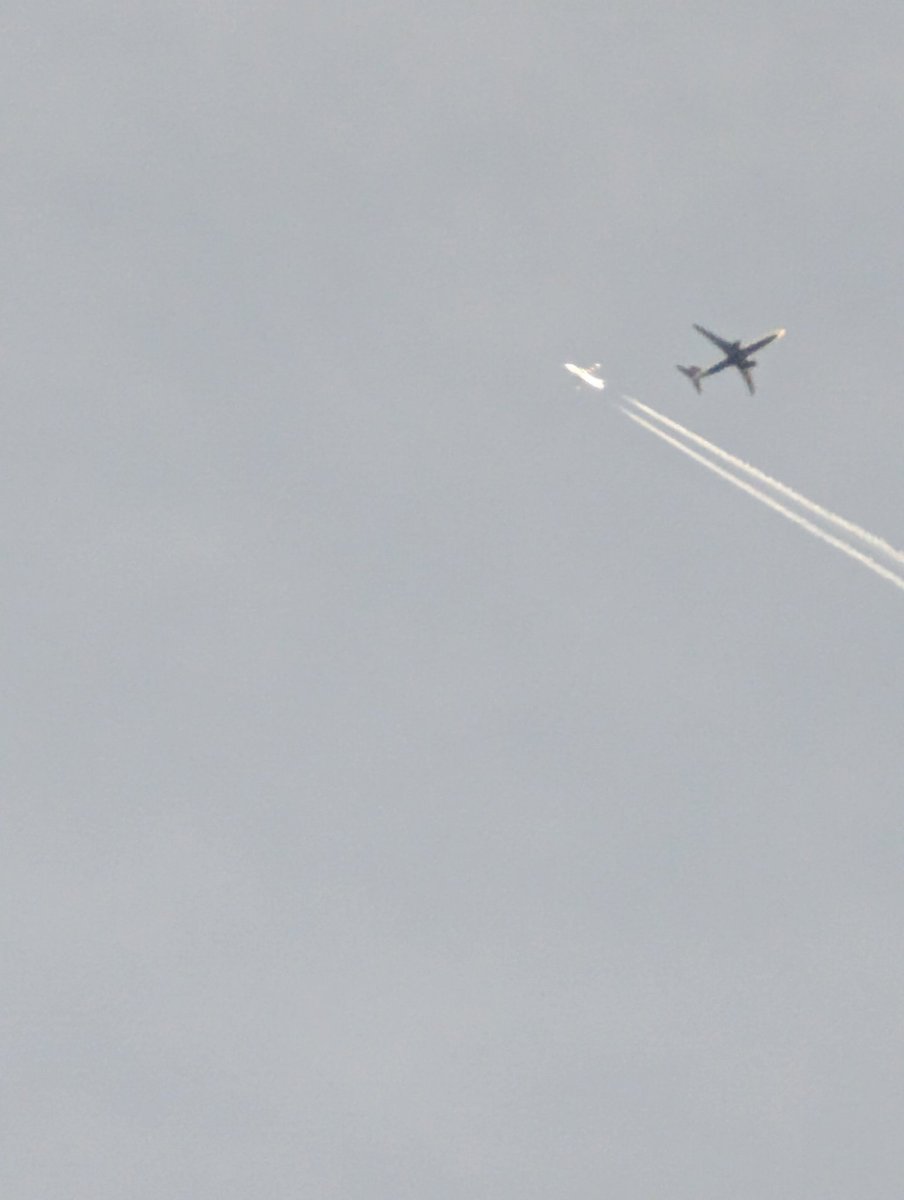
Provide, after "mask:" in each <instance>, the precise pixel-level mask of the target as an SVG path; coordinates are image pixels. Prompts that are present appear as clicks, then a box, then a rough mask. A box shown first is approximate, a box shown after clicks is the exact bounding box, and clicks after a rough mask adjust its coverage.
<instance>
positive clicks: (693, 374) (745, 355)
mask: <svg viewBox="0 0 904 1200" xmlns="http://www.w3.org/2000/svg"><path fill="white" fill-rule="evenodd" d="M694 328H695V329H696V331H697V332H698V333H702V334H703V336H704V337H705V338H709V340H710V341H711V342H712V343H713V344H714V345H716V346H718V347H719V349H720V350H721V351H722V353H723V354H724V355H725V357H724V358H723V359H722V361H721V362H717V363H716V364H715V365H714V366H712V367H706V368H705V369H704V368H703V367H680V366H679V368H678V370H679V371H681V372H682V373H683V374H684V375H686V376H687V377H688V379H689V380H690V381H691V383H692V384H693V385H694V387H695V388H696V389H697V391H698V392H702V391H703V388H702V385H701V380H703V379H705V378H706V377H707V375H715V374H716V372H717V371H724V370H725V368H726V367H737V368H738V370H739V371H740V372H741V374H742V375H743V376H744V382H745V383H746V384H747V388H748V390H749V392H750V394H751V396H752V395H753V376H752V375H751V373H750V372H751V370H752V369H753V368H754V367H755V366H756V360H755V359H753V358H751V357H750V356H751V354H755V353H756V351H757V350H762V349H763V347H764V346H768V345H769V343H770V342H774V341H775V339H776V338H783V337H784V336H785V330H784V329H773V331H772V333H767V334H764V335H763V337H761V338H758V339H757V341H755V342H748V343H747V345H746V346H744V345H742V344H741V343H740V342H727V341H726V340H725V339H724V338H720V337H718V336H717V335H716V334H715V333H710V331H709V330H708V329H704V328H703V326H702V325H695V326H694Z"/></svg>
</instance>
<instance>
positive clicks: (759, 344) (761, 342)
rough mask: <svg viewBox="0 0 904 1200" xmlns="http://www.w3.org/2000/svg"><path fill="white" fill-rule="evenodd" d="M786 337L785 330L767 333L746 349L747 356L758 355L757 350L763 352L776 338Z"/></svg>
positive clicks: (774, 330)
mask: <svg viewBox="0 0 904 1200" xmlns="http://www.w3.org/2000/svg"><path fill="white" fill-rule="evenodd" d="M784 336H785V331H784V329H773V331H772V333H767V334H766V335H765V336H764V337H761V338H759V339H758V340H757V341H755V342H751V343H750V345H749V346H745V347H744V353H745V354H756V352H757V350H762V349H763V347H764V346H768V345H769V343H770V342H774V341H775V339H776V338H782V337H784Z"/></svg>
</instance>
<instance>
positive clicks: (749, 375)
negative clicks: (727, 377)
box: [739, 367, 754, 396]
mask: <svg viewBox="0 0 904 1200" xmlns="http://www.w3.org/2000/svg"><path fill="white" fill-rule="evenodd" d="M739 370H740V372H741V374H742V375H743V376H744V382H745V383H746V384H747V390H748V392H750V394H751V396H752V395H753V393H754V386H753V371H752V370H751V369H750V367H740V368H739Z"/></svg>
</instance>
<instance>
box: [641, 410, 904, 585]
mask: <svg viewBox="0 0 904 1200" xmlns="http://www.w3.org/2000/svg"><path fill="white" fill-rule="evenodd" d="M634 403H635V404H636V403H637V401H634ZM619 407H620V408H621V405H620V406H619ZM621 411H622V412H623V413H624V414H625V416H626V417H629V418H630V419H631V420H632V421H634V422H635V423H636V424H638V425H642V426H643V428H644V429H647V430H649V431H650V433H655V434H656V436H657V437H658V438H662V440H663V441H664V442H668V443H669V445H671V446H674V447H675V449H676V450H680V451H681V452H682V454H687V455H688V456H689V457H690V458H693V459H696V461H697V462H699V463H702V464H703V466H704V467H706V468H707V469H708V470H710V471H713V472H714V473H715V474H716V475H720V476H721V477H722V478H723V479H726V480H728V482H729V483H733V484H734V486H735V487H736V488H740V489H741V491H742V492H747V494H748V495H749V496H753V498H754V499H755V500H759V501H760V502H761V503H762V504H765V505H766V506H767V508H771V509H772V510H773V511H774V512H777V513H780V514H781V516H783V517H787V518H788V520H789V521H792V522H793V523H794V524H795V525H799V526H800V527H801V529H805V530H806V531H807V533H812V534H813V536H814V537H817V538H819V539H820V541H823V542H825V543H826V544H827V545H829V546H834V547H835V549H836V550H840V551H841V553H842V554H846V555H847V556H848V557H849V558H853V559H854V560H855V561H856V562H859V563H861V564H862V565H863V566H864V567H867V568H869V570H870V571H873V572H874V573H875V574H876V575H878V576H879V577H880V578H881V579H887V580H888V582H889V583H893V584H894V586H895V587H896V588H900V589H901V591H902V592H904V579H902V578H901V576H900V575H896V574H895V572H894V571H890V570H889V569H888V567H886V566H883V564H882V563H879V562H876V560H875V559H874V558H871V557H870V556H869V555H868V554H864V553H863V551H862V550H858V549H857V548H856V546H851V545H850V544H849V543H848V542H844V541H842V540H841V538H838V537H835V535H834V534H831V533H828V532H826V530H825V529H822V528H821V527H820V526H819V525H814V524H813V522H812V521H808V520H807V518H806V517H802V516H801V515H800V513H796V512H793V511H792V510H791V509H790V508H786V507H785V505H784V504H780V503H779V502H778V500H776V499H775V498H774V497H772V496H769V495H767V494H766V493H765V492H761V491H760V490H759V488H755V487H754V486H753V484H752V483H748V482H747V481H746V480H745V479H739V478H738V476H737V475H732V473H731V471H726V470H725V468H724V467H720V466H719V465H718V464H717V463H714V462H712V461H711V460H710V459H708V458H705V457H704V455H702V454H698V453H697V451H696V450H692V449H691V448H690V446H687V445H685V443H684V442H680V441H679V440H678V439H677V438H674V437H672V436H671V434H668V433H666V432H665V430H664V429H660V428H659V427H658V426H657V425H653V424H652V423H651V422H650V421H646V420H644V418H643V417H641V416H638V414H637V413H635V412H632V411H631V410H630V409H629V408H621ZM701 440H702V439H701Z"/></svg>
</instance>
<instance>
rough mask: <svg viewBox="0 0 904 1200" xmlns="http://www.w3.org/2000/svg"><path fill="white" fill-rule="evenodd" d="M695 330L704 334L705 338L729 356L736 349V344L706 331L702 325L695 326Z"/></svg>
mask: <svg viewBox="0 0 904 1200" xmlns="http://www.w3.org/2000/svg"><path fill="white" fill-rule="evenodd" d="M694 328H695V329H696V331H697V332H698V333H702V334H703V336H704V337H705V338H709V340H710V341H711V342H712V343H713V345H714V346H718V347H719V349H720V350H721V351H722V353H723V354H728V353H729V352H730V351H731V350H733V349H734V342H727V341H726V340H725V338H720V337H719V335H718V334H716V333H710V331H709V330H708V329H704V328H703V326H702V325H695V326H694Z"/></svg>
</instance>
